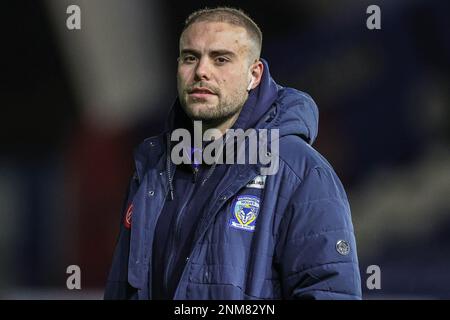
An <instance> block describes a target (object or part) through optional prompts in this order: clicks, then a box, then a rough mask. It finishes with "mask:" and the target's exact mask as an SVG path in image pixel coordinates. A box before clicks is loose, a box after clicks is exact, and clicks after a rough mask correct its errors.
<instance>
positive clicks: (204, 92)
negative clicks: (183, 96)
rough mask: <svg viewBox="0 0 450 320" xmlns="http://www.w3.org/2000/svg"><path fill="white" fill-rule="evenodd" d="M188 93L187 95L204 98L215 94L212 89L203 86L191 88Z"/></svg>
mask: <svg viewBox="0 0 450 320" xmlns="http://www.w3.org/2000/svg"><path fill="white" fill-rule="evenodd" d="M188 93H189V96H191V97H194V98H205V97H209V96H212V95H216V94H215V93H214V92H213V91H212V90H210V89H208V88H205V87H198V88H193V89H192V90H189V91H188Z"/></svg>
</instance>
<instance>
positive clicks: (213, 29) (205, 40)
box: [180, 21, 250, 49]
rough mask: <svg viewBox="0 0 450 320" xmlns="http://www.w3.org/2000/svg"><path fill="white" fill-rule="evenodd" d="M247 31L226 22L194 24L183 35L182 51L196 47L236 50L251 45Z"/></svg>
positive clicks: (181, 40)
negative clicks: (227, 47)
mask: <svg viewBox="0 0 450 320" xmlns="http://www.w3.org/2000/svg"><path fill="white" fill-rule="evenodd" d="M249 41H250V39H249V37H248V35H247V31H246V30H245V29H244V28H243V27H240V26H236V25H232V24H229V23H226V22H210V21H201V22H194V23H193V24H192V25H190V26H189V27H188V28H187V29H186V30H185V31H184V32H183V34H182V35H181V38H180V49H182V48H184V47H193V46H196V45H208V46H218V47H223V46H233V47H235V48H236V49H238V48H239V47H242V46H245V47H248V45H249Z"/></svg>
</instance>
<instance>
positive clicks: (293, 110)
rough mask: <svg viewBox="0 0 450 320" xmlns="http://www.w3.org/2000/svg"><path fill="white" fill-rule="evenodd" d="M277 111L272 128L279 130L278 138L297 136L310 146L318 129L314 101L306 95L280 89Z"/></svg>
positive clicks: (287, 89)
mask: <svg viewBox="0 0 450 320" xmlns="http://www.w3.org/2000/svg"><path fill="white" fill-rule="evenodd" d="M277 102H278V103H279V111H278V115H277V116H276V119H275V120H274V123H273V124H272V128H278V129H279V130H280V137H283V136H288V135H297V136H299V137H301V138H302V139H303V140H305V141H306V142H307V143H308V144H310V145H312V144H313V143H314V141H315V139H316V137H317V133H318V129H319V111H318V108H317V105H316V103H315V102H314V100H313V99H312V98H311V97H310V96H309V95H308V94H306V93H304V92H302V91H299V90H296V89H292V88H280V90H279V98H278V100H277Z"/></svg>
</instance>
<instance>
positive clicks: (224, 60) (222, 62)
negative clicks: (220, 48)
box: [216, 57, 228, 64]
mask: <svg viewBox="0 0 450 320" xmlns="http://www.w3.org/2000/svg"><path fill="white" fill-rule="evenodd" d="M216 62H217V63H219V64H224V63H226V62H228V59H227V58H225V57H217V58H216Z"/></svg>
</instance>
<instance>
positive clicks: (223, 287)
mask: <svg viewBox="0 0 450 320" xmlns="http://www.w3.org/2000/svg"><path fill="white" fill-rule="evenodd" d="M261 43H262V35H261V31H260V29H259V28H258V27H257V25H256V24H255V23H254V22H253V21H252V20H251V19H250V18H249V17H248V16H247V15H245V14H244V13H243V12H242V11H240V10H236V9H231V8H216V9H205V10H201V11H198V12H195V13H193V14H192V15H191V16H190V17H189V18H188V19H187V21H186V24H185V28H184V30H183V32H182V34H181V37H180V55H179V59H178V76H177V77H178V99H177V101H176V102H175V104H174V106H173V107H172V111H171V114H170V116H169V120H168V122H167V123H168V125H167V129H166V130H165V132H163V133H162V134H160V135H158V136H156V137H151V138H148V139H147V140H145V141H144V142H143V143H142V144H141V145H140V146H139V147H138V148H137V150H136V152H135V165H136V173H135V175H134V177H133V179H132V181H131V183H130V187H129V192H128V196H127V200H126V206H125V207H124V210H123V217H122V221H123V222H122V224H121V230H120V235H119V239H118V242H117V245H116V250H115V254H114V258H113V263H112V267H111V271H110V274H109V277H108V282H107V287H106V292H105V298H107V299H359V298H360V297H361V287H360V276H359V268H358V260H357V254H356V245H355V238H354V235H353V226H352V222H351V217H350V208H349V204H348V201H347V198H346V194H345V191H344V189H343V187H342V185H341V183H340V181H339V179H338V177H337V176H336V174H335V173H334V171H333V169H332V167H331V166H330V164H329V163H328V162H327V161H326V160H325V159H324V158H323V157H322V156H321V155H320V154H319V153H317V152H316V151H315V150H314V149H313V148H312V147H311V144H312V143H313V141H314V139H315V138H316V135H317V129H318V111H317V107H316V105H315V103H314V102H313V100H312V99H311V97H309V96H308V95H307V94H305V93H303V92H300V91H297V90H295V89H291V88H284V87H281V86H279V85H277V84H276V83H275V82H274V80H273V79H272V78H271V76H270V73H269V69H268V65H267V62H265V61H264V60H262V59H260V52H261ZM195 120H199V121H201V125H202V130H203V132H206V130H207V129H212V128H215V129H217V130H219V131H218V132H219V136H220V135H223V137H222V138H224V139H222V138H219V139H217V140H216V141H215V142H218V141H225V142H226V143H228V145H231V146H233V147H234V146H236V143H235V141H232V142H231V143H230V141H229V139H228V140H227V139H226V138H225V136H226V133H227V132H229V131H230V130H228V129H233V130H234V129H242V130H255V131H258V132H262V130H272V131H273V132H275V131H276V132H277V135H273V136H275V137H276V136H279V139H272V140H271V139H269V141H268V142H267V145H268V146H269V148H271V149H270V152H268V153H267V154H275V155H276V157H277V160H278V165H277V168H276V170H273V172H266V173H265V174H262V172H263V171H264V170H263V169H264V168H263V165H262V164H261V163H260V162H258V163H249V162H250V161H247V162H246V163H244V164H236V163H234V164H233V163H232V164H230V163H228V162H227V163H223V162H219V161H215V162H214V163H209V164H208V163H205V162H203V161H194V160H196V159H197V160H198V157H197V156H196V152H197V153H198V151H199V150H198V148H197V149H195V148H193V149H192V150H189V149H186V148H185V146H186V144H185V145H183V148H182V150H183V151H185V153H184V154H183V156H186V154H187V157H188V158H189V159H190V160H191V161H190V162H188V163H186V162H184V163H178V164H175V161H174V157H175V156H176V155H177V154H178V153H177V152H174V150H175V148H176V147H177V143H176V141H175V140H176V139H174V135H173V133H174V132H175V131H176V129H178V130H179V129H184V130H186V131H188V132H190V133H194V135H195V130H196V129H195V123H194V124H193V121H195ZM227 130H228V131H227ZM216 132H217V131H216ZM216 138H217V137H216ZM187 145H189V143H188V144H187ZM209 145H210V144H208V143H202V144H201V145H200V146H198V144H197V146H198V147H199V148H200V149H203V150H206V148H207V147H208V146H209ZM228 145H227V146H228ZM258 146H259V148H261V144H260V145H258ZM238 147H239V146H238ZM240 147H241V148H244V149H245V150H246V151H249V150H247V149H248V148H249V143H247V144H246V143H244V144H243V145H241V146H240ZM200 151H201V150H200ZM216 151H217V152H215V153H213V154H214V156H215V157H218V156H219V155H220V154H222V153H226V152H228V149H226V148H225V146H223V149H220V148H219V149H217V150H216ZM182 153H183V152H182ZM184 159H186V157H184ZM216 159H217V158H216ZM231 159H235V157H234V158H231ZM200 160H201V158H200Z"/></svg>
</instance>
